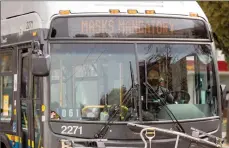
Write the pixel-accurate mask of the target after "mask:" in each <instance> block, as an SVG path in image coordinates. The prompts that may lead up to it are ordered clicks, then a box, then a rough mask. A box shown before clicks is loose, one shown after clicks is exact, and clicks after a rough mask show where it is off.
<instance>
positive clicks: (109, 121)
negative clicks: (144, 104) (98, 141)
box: [94, 61, 137, 138]
mask: <svg viewBox="0 0 229 148" xmlns="http://www.w3.org/2000/svg"><path fill="white" fill-rule="evenodd" d="M130 74H131V82H132V84H131V88H130V89H129V90H128V91H127V92H126V93H125V95H124V99H123V101H122V104H123V102H124V101H125V100H126V99H127V97H128V96H129V94H130V92H131V93H132V92H133V91H134V90H135V89H136V87H137V84H135V83H134V73H133V69H132V64H131V61H130ZM135 100H136V96H134V101H135ZM135 102H136V101H135ZM134 104H135V105H137V104H136V103H134ZM114 107H115V112H113V114H112V116H111V117H110V118H109V120H108V122H107V123H106V124H105V125H104V126H103V127H102V128H101V130H100V131H99V132H98V133H96V134H95V135H94V137H95V138H103V137H104V135H105V134H106V133H107V131H108V129H109V128H110V124H112V123H113V122H114V121H115V120H113V121H112V119H114V117H115V116H116V115H117V113H118V112H119V111H120V110H121V107H122V106H118V105H117V106H114ZM134 108H136V106H135V107H134ZM134 112H136V109H135V111H134Z"/></svg>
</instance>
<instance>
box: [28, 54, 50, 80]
mask: <svg viewBox="0 0 229 148" xmlns="http://www.w3.org/2000/svg"><path fill="white" fill-rule="evenodd" d="M50 64H51V58H50V55H39V54H32V74H33V75H34V76H48V75H49V72H50Z"/></svg>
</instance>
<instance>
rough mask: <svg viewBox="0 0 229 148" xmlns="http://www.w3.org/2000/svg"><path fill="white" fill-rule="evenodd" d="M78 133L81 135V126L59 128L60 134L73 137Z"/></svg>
mask: <svg viewBox="0 0 229 148" xmlns="http://www.w3.org/2000/svg"><path fill="white" fill-rule="evenodd" d="M78 131H79V133H80V135H82V126H65V125H63V126H61V134H68V135H75V134H76V132H78Z"/></svg>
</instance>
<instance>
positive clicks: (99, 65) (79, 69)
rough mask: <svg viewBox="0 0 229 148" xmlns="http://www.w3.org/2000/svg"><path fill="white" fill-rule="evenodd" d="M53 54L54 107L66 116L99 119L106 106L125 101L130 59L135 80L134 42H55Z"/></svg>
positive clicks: (128, 87)
mask: <svg viewBox="0 0 229 148" xmlns="http://www.w3.org/2000/svg"><path fill="white" fill-rule="evenodd" d="M51 54H52V71H51V72H52V78H51V85H52V86H51V109H52V110H56V111H57V112H58V113H59V114H61V115H60V116H61V117H62V119H65V120H74V119H78V120H100V111H102V110H106V106H108V107H109V105H114V104H116V105H120V104H122V101H123V100H122V99H123V96H124V94H125V92H126V90H128V89H130V87H131V85H132V84H131V83H132V82H131V74H130V68H129V67H130V65H129V63H130V62H131V63H132V67H133V73H134V76H135V77H134V80H135V81H136V76H137V74H136V56H135V55H136V54H135V47H134V45H133V44H65V45H62V44H53V45H52V50H51ZM70 112H71V113H70ZM76 117H77V118H76ZM101 120H103V119H101Z"/></svg>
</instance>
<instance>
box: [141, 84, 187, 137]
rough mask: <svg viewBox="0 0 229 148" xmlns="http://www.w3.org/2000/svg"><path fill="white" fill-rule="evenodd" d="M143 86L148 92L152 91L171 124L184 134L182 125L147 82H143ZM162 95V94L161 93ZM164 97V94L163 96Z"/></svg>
mask: <svg viewBox="0 0 229 148" xmlns="http://www.w3.org/2000/svg"><path fill="white" fill-rule="evenodd" d="M144 85H145V86H146V87H147V88H150V89H149V90H150V91H153V94H154V95H155V96H156V97H157V98H158V99H159V100H160V102H161V103H162V106H163V107H165V108H166V110H165V111H166V112H167V114H168V115H169V117H170V118H171V120H172V122H173V123H174V125H175V127H176V128H177V129H178V130H179V131H180V132H183V133H185V130H184V128H183V127H182V125H181V124H180V123H179V121H178V120H177V118H176V117H175V115H174V114H173V112H172V111H171V110H170V109H169V108H168V107H167V106H166V103H165V102H164V100H162V99H161V98H160V97H159V96H158V94H157V93H156V92H155V91H154V89H153V88H152V86H151V85H150V84H149V83H148V82H145V83H144ZM163 93H164V92H163ZM163 95H165V94H163ZM169 113H170V114H171V115H172V116H173V118H174V119H175V121H174V120H173V118H172V117H171V115H170V114H169Z"/></svg>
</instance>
